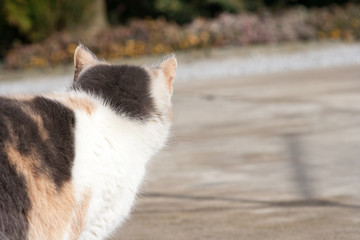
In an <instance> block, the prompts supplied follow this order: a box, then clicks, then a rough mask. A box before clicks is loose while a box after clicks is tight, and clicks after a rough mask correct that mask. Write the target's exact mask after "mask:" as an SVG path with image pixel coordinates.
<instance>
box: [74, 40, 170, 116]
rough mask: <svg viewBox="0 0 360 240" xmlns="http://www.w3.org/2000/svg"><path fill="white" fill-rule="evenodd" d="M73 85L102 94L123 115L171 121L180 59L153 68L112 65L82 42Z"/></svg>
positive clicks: (93, 93) (166, 59)
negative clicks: (172, 97)
mask: <svg viewBox="0 0 360 240" xmlns="http://www.w3.org/2000/svg"><path fill="white" fill-rule="evenodd" d="M74 64H75V74H74V81H73V86H72V88H73V89H75V90H78V91H85V92H87V93H90V94H92V95H94V96H95V97H99V98H101V99H103V100H104V102H105V103H106V104H108V105H110V107H111V108H113V109H114V110H115V111H117V112H118V113H119V114H123V115H125V116H127V117H130V118H133V119H137V120H150V119H160V120H166V121H168V120H170V119H171V96H172V94H173V81H174V78H175V73H176V67H177V62H176V58H175V56H174V55H169V56H167V57H165V58H163V59H162V60H161V61H160V62H159V63H157V64H155V65H153V66H151V67H143V66H133V65H111V64H109V63H106V62H103V61H100V60H99V59H98V58H97V57H96V56H95V55H94V54H93V53H92V52H91V51H90V50H89V49H87V48H86V47H84V46H83V45H79V46H78V47H77V48H76V50H75V55H74Z"/></svg>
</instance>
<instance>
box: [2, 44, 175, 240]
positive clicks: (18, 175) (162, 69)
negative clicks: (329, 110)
mask: <svg viewBox="0 0 360 240" xmlns="http://www.w3.org/2000/svg"><path fill="white" fill-rule="evenodd" d="M74 61H75V75H74V81H73V84H72V86H71V88H70V89H69V90H68V91H67V92H65V93H59V94H53V95H46V96H26V97H20V98H9V97H1V98H0V239H1V240H7V239H9V240H25V239H27V240H58V239H59V240H60V239H61V240H63V239H66V240H75V239H76V240H77V239H82V240H92V239H98V240H99V239H105V238H107V237H109V236H110V235H111V234H112V233H113V232H114V230H115V228H117V227H119V226H120V225H121V223H122V222H123V221H124V220H125V219H126V218H127V216H128V215H129V212H130V210H131V207H132V205H133V203H134V199H135V197H136V193H137V191H138V188H139V185H140V183H141V181H142V179H143V176H144V172H145V166H146V163H147V162H148V160H149V159H150V158H151V157H152V156H153V155H154V154H155V153H156V152H157V151H158V150H160V149H161V147H162V146H163V145H164V143H165V141H166V139H167V136H168V131H169V127H170V122H171V101H170V99H171V95H172V91H173V87H172V83H173V80H174V77H175V71H176V59H175V57H174V56H173V55H172V56H170V57H168V58H165V59H164V60H163V61H162V62H160V63H159V64H158V65H156V66H153V67H140V66H129V65H110V64H108V63H105V62H101V61H99V60H98V59H97V58H96V57H95V56H94V55H93V54H92V53H91V52H90V51H89V50H88V49H87V48H85V47H83V46H82V45H80V46H78V48H77V49H76V51H75V57H74Z"/></svg>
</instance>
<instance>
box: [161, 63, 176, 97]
mask: <svg viewBox="0 0 360 240" xmlns="http://www.w3.org/2000/svg"><path fill="white" fill-rule="evenodd" d="M160 67H161V69H162V71H163V72H164V75H165V78H166V80H167V82H168V86H169V91H170V93H172V91H173V82H174V79H175V75H176V67H177V62H176V58H175V57H171V58H169V59H166V60H165V61H164V62H163V63H161V65H160Z"/></svg>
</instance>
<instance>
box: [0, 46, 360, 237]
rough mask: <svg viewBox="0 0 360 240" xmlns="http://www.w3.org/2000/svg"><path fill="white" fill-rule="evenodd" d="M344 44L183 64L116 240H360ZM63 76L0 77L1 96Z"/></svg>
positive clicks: (358, 169)
mask: <svg viewBox="0 0 360 240" xmlns="http://www.w3.org/2000/svg"><path fill="white" fill-rule="evenodd" d="M341 46H342V47H341ZM341 46H340V47H338V48H334V49H331V48H328V50H323V49H320V50H319V51H317V49H318V46H312V47H310V48H309V49H308V48H307V47H306V48H305V49H302V50H301V48H302V47H300V51H299V48H296V49H297V50H294V49H291V48H290V49H285V52H286V53H285V54H284V53H283V52H281V53H279V54H278V53H277V50H271V49H270V50H266V49H262V50H261V52H262V57H261V56H258V57H257V54H259V52H257V50H256V51H255V52H252V53H249V52H245V53H244V52H242V53H241V52H240V53H239V52H236V51H235V50H232V49H230V50H229V49H228V50H225V51H222V52H220V54H217V55H216V54H215V55H216V56H215V57H214V54H211V55H212V57H211V58H209V59H206V57H204V56H202V57H201V56H200V57H199V58H197V60H196V61H191V60H188V61H186V63H182V62H181V61H180V64H179V66H180V75H179V76H180V79H178V80H180V81H177V83H176V86H175V95H174V114H175V122H174V127H173V136H172V138H171V140H170V141H169V144H168V149H167V150H165V151H163V152H162V153H161V154H160V155H158V156H157V157H156V158H155V159H153V161H152V162H151V163H150V164H149V169H148V170H149V171H148V177H147V181H146V183H145V184H144V186H143V191H142V192H143V193H142V194H141V195H140V196H139V199H138V202H137V206H136V208H135V210H134V214H133V215H132V217H131V219H130V220H129V221H128V222H127V223H126V225H125V226H124V227H123V228H122V229H121V230H120V232H119V233H118V236H119V237H118V239H128V240H135V239H151V240H152V239H154V240H162V239H171V240H180V239H181V240H182V239H184V240H193V239H216V240H218V239H225V240H227V239H229V240H231V239H250V240H272V239H276V240H307V239H309V240H338V239H339V240H355V239H356V240H359V239H360V64H359V62H358V61H359V56H360V54H359V52H358V51H359V50H360V49H359V47H358V45H351V46H350V47H349V48H348V47H346V46H344V45H341ZM230 55H231V56H233V57H232V58H229V57H228V56H230ZM234 56H238V57H234ZM239 56H240V57H239ZM269 56H271V57H269ZM336 57H337V58H338V59H334V58H336ZM180 58H181V56H180ZM284 59H285V60H286V59H287V60H288V61H284ZM307 60H309V61H310V62H306V61H307ZM324 63H326V64H324ZM351 64H357V65H353V66H351ZM225 65H226V66H228V67H225ZM298 65H299V67H297V66H298ZM346 65H348V66H346ZM349 65H350V66H349ZM301 66H302V67H301ZM334 66H337V67H334ZM217 67H218V70H216V68H217ZM237 67H238V68H241V71H239V70H237V69H235V68H237ZM311 68H317V69H318V70H309V69H311ZM181 69H182V70H181ZM284 69H285V70H291V71H290V72H287V73H274V72H279V71H280V72H281V71H283V70H284ZM295 70H297V71H295ZM181 71H182V73H181ZM209 72H210V73H211V74H210V75H209ZM264 72H272V73H271V74H263V73H264ZM255 73H257V74H259V73H260V74H263V75H256V76H245V75H249V74H255ZM59 74H61V75H60V76H55V77H54V76H53V75H51V74H50V75H48V76H45V77H44V76H43V77H37V75H36V74H35V75H33V74H30V75H28V74H27V73H26V74H24V73H19V74H17V75H13V74H9V75H7V74H0V80H2V81H3V82H2V83H1V84H0V93H6V94H11V93H19V92H34V91H35V92H42V91H48V90H49V89H52V90H59V89H61V88H63V86H64V84H69V80H70V79H71V74H72V73H71V70H70V71H69V70H65V72H60V73H59ZM181 76H182V77H181ZM219 76H227V77H222V78H219ZM24 77H26V81H21V82H18V81H15V82H11V83H10V82H9V80H12V81H14V80H20V79H24ZM209 78H213V79H212V80H210V79H209ZM204 79H206V80H204ZM4 81H5V82H4ZM6 81H8V82H6Z"/></svg>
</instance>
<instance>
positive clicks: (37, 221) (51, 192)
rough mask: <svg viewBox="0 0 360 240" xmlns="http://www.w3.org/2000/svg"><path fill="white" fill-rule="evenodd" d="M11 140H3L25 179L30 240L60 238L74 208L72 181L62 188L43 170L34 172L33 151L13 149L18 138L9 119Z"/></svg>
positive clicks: (34, 154)
mask: <svg viewBox="0 0 360 240" xmlns="http://www.w3.org/2000/svg"><path fill="white" fill-rule="evenodd" d="M7 125H8V129H9V131H10V135H11V138H10V141H9V142H6V143H5V150H6V152H7V154H8V156H9V159H10V161H11V163H12V164H13V165H14V166H15V168H16V170H17V171H18V172H20V173H21V174H23V176H24V177H25V179H26V181H27V187H28V194H29V198H30V202H31V209H30V211H29V212H28V215H27V218H28V220H29V230H28V239H29V240H48V239H52V240H57V239H59V240H60V239H63V237H64V235H65V233H66V231H68V227H69V222H70V219H71V216H72V213H73V211H74V209H75V197H74V191H73V186H72V184H71V182H67V183H65V184H64V185H63V187H62V188H61V189H56V186H55V184H54V183H53V182H52V180H50V179H49V178H48V177H47V176H46V172H44V173H42V172H41V173H38V174H34V172H36V169H38V168H40V163H39V160H38V156H37V153H36V151H35V150H34V151H32V152H31V153H30V154H28V155H26V156H24V155H22V154H20V153H19V151H18V150H17V149H16V147H15V146H16V144H17V141H18V139H17V138H16V137H15V135H14V134H13V130H12V128H11V124H10V123H8V124H7Z"/></svg>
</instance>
